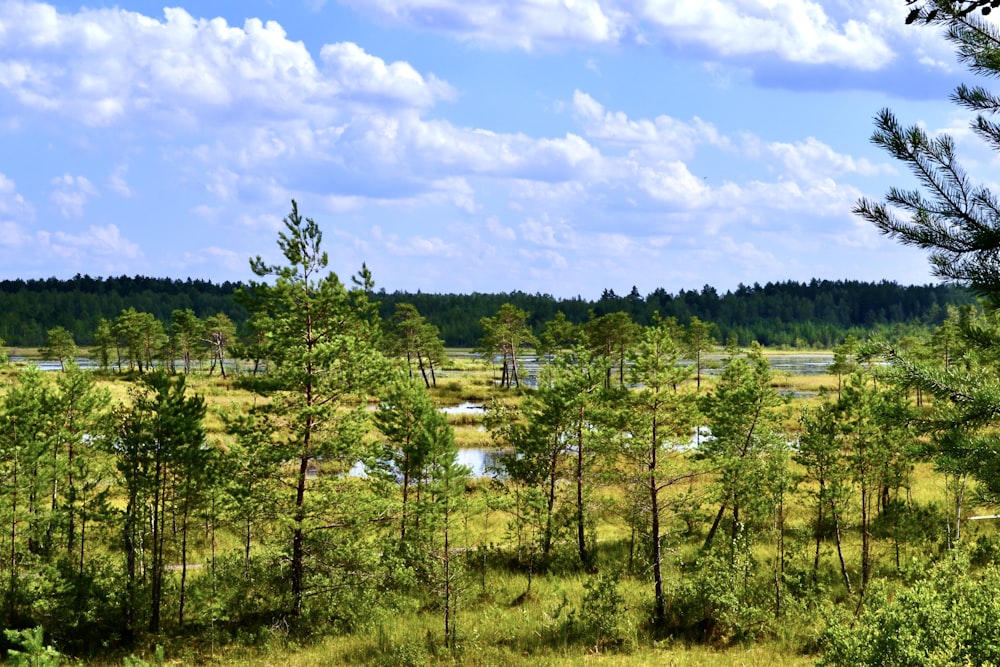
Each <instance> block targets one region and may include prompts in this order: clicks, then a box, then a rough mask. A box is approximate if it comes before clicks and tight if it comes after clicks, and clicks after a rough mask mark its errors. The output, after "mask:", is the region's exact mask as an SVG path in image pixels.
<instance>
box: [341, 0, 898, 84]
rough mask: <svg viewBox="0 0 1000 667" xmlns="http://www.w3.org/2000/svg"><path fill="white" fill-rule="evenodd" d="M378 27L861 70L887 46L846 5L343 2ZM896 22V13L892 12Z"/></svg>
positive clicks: (487, 40) (766, 1) (729, 0)
mask: <svg viewBox="0 0 1000 667" xmlns="http://www.w3.org/2000/svg"><path fill="white" fill-rule="evenodd" d="M341 1H342V2H343V3H344V4H348V5H350V6H352V7H354V8H355V9H356V10H357V11H359V12H363V13H366V14H369V15H374V16H377V17H378V18H380V19H382V20H384V21H391V22H396V23H402V24H406V25H410V26H414V27H418V28H423V29H426V30H433V31H436V32H442V33H446V34H450V35H453V36H454V37H456V38H457V39H460V40H463V41H474V42H476V43H480V44H485V45H488V46H495V47H500V48H521V49H524V50H529V51H530V50H532V49H534V48H537V47H539V46H553V45H573V46H588V45H596V44H617V43H620V42H623V41H634V42H636V43H646V42H649V41H657V40H659V41H667V42H671V43H676V44H682V45H693V46H696V47H698V48H699V49H701V50H703V51H707V52H709V53H714V54H716V55H718V56H723V57H738V56H746V55H758V54H766V55H770V56H774V57H777V58H779V59H782V60H785V61H788V62H793V63H807V64H832V65H837V66H842V67H850V68H855V69H862V70H872V69H877V68H879V67H881V66H884V65H885V64H886V63H887V62H889V60H891V58H892V57H893V52H892V49H891V48H890V46H889V45H887V44H886V42H885V41H884V40H883V39H882V38H881V37H880V35H881V34H882V33H880V32H879V31H878V30H877V29H875V28H873V26H872V25H871V22H877V21H878V19H880V18H881V14H877V13H876V14H874V15H872V12H871V10H870V9H869V10H868V11H867V12H866V11H865V6H864V5H863V4H862V3H853V4H852V5H851V9H852V10H853V12H854V14H853V15H852V16H848V17H845V18H843V19H841V20H838V19H836V18H834V17H832V16H830V15H829V14H828V13H827V11H826V10H825V9H824V6H823V4H821V3H819V2H815V1H812V2H810V1H803V0H702V1H700V2H682V1H680V0H652V1H651V0H575V1H573V2H569V1H563V0H341ZM896 17H897V20H898V9H897V13H896Z"/></svg>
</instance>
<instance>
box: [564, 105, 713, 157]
mask: <svg viewBox="0 0 1000 667" xmlns="http://www.w3.org/2000/svg"><path fill="white" fill-rule="evenodd" d="M573 110H574V113H575V115H576V117H577V118H578V119H579V120H580V121H581V122H582V123H583V125H584V128H585V132H586V135H587V136H588V137H589V138H591V139H594V140H602V141H608V142H611V143H614V144H618V145H623V146H630V147H636V148H639V149H641V150H643V151H645V152H648V153H653V154H655V155H657V156H658V157H659V158H661V159H665V160H677V159H687V158H690V157H691V156H692V155H693V154H694V151H695V149H696V148H697V147H698V146H700V145H702V144H710V145H714V146H717V147H720V148H727V147H728V146H729V140H728V138H726V137H724V136H722V135H720V134H719V131H718V130H717V129H716V128H715V126H713V125H712V124H711V123H706V122H705V121H703V120H701V119H700V118H698V117H695V118H694V119H693V120H692V121H691V123H684V122H682V121H679V120H676V119H674V118H671V117H670V116H666V115H662V116H657V117H656V118H655V119H653V120H647V119H639V120H631V119H629V117H628V116H627V115H626V114H625V113H623V112H621V111H606V110H605V109H604V106H603V105H601V104H600V103H599V102H597V101H596V100H595V99H594V98H592V97H591V96H590V95H587V94H586V93H582V92H580V91H579V90H577V91H575V92H574V93H573Z"/></svg>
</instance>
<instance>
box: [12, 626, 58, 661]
mask: <svg viewBox="0 0 1000 667" xmlns="http://www.w3.org/2000/svg"><path fill="white" fill-rule="evenodd" d="M3 633H4V636H5V637H6V638H7V641H9V642H11V643H13V644H20V645H21V650H17V649H9V650H8V651H7V664H9V665H11V666H12V667H59V665H61V664H62V662H63V656H62V654H60V653H59V651H57V650H55V649H54V648H52V647H51V646H47V645H46V644H45V642H44V640H43V638H42V635H43V630H42V627H41V626H38V627H37V628H31V629H28V630H4V631H3Z"/></svg>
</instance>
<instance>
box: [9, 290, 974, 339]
mask: <svg viewBox="0 0 1000 667" xmlns="http://www.w3.org/2000/svg"><path fill="white" fill-rule="evenodd" d="M242 287H243V285H242V284H240V283H233V282H223V283H218V284H217V283H212V282H210V281H205V280H192V279H190V278H189V279H187V280H175V279H170V278H149V277H143V276H135V277H129V276H119V277H108V278H93V277H90V276H80V275H77V276H75V277H73V278H71V279H69V280H59V279H56V278H48V279H45V280H4V281H0V339H3V340H4V341H6V343H7V344H8V345H13V346H25V347H37V346H41V345H44V344H45V342H46V341H45V336H46V332H47V331H48V330H49V329H51V328H52V327H56V326H61V327H64V328H65V329H67V330H68V331H70V332H71V333H72V334H73V338H74V340H75V341H76V342H77V343H79V344H82V345H90V344H92V343H93V341H94V332H95V331H96V328H97V324H98V322H99V321H100V320H101V318H104V319H108V320H111V319H114V318H115V317H117V316H118V315H119V314H120V313H121V312H122V311H123V310H125V309H128V308H134V309H135V310H137V311H138V312H144V313H150V314H152V315H153V316H154V317H156V319H158V320H161V321H169V320H170V317H171V314H172V313H173V312H174V311H175V310H185V309H190V310H192V311H193V312H194V313H195V314H196V315H197V316H198V317H202V318H204V317H209V316H211V315H216V314H218V313H225V314H226V315H227V316H228V317H229V318H230V319H231V320H232V321H233V322H234V323H236V325H237V328H238V329H239V330H240V331H244V330H245V328H246V320H247V311H246V309H245V308H243V306H241V305H240V303H239V301H238V299H237V298H236V294H237V292H238V291H239V290H240V289H241V288H242ZM371 296H372V298H373V300H375V301H378V302H379V304H380V311H381V312H380V314H381V316H382V317H383V319H389V318H390V317H391V316H392V313H394V312H395V309H396V305H397V304H399V303H410V304H413V305H414V306H416V308H417V310H419V311H420V313H421V314H422V315H423V316H424V317H425V318H427V320H428V321H429V322H431V323H432V324H434V325H436V326H437V327H438V329H440V331H441V337H442V338H443V339H444V342H445V344H446V345H447V346H449V347H472V346H474V345H476V343H477V342H478V341H479V339H480V337H481V336H482V331H481V330H480V320H481V319H482V318H483V317H487V316H490V315H492V314H494V313H496V311H497V309H498V308H499V307H500V306H501V305H503V304H504V303H510V304H513V305H514V306H516V307H518V308H520V309H522V310H525V311H527V312H528V313H530V317H531V319H530V321H529V324H530V326H532V327H533V328H534V329H535V331H536V332H540V330H541V327H542V325H543V324H544V323H545V322H548V321H549V320H551V319H552V318H553V317H555V315H556V313H557V312H562V313H563V314H564V315H565V316H566V319H567V320H569V321H570V322H573V323H574V324H580V323H582V322H585V321H587V320H589V319H591V313H593V316H596V317H599V316H601V315H605V314H607V313H612V312H619V311H625V312H628V313H629V314H630V315H631V316H632V319H633V320H634V321H635V322H637V323H639V324H642V325H648V324H650V323H651V322H652V319H653V314H654V313H656V312H659V314H660V315H661V316H664V317H674V318H676V319H677V320H678V321H679V322H681V323H682V324H686V323H688V322H689V321H690V319H691V317H697V318H699V319H700V320H702V321H706V322H712V323H714V324H715V326H716V335H717V338H718V339H719V340H720V341H726V340H729V339H731V338H735V339H736V340H737V341H738V342H739V343H740V344H741V345H748V344H750V343H751V342H753V341H757V342H759V343H761V344H762V345H765V346H773V347H781V346H787V347H824V348H829V347H832V346H833V345H835V344H837V343H838V342H839V341H841V340H843V339H844V338H845V337H846V336H847V335H848V334H854V335H856V336H858V337H862V336H864V335H865V334H866V333H867V332H869V331H870V330H872V329H875V328H891V327H899V326H904V325H916V326H920V325H937V324H940V323H941V322H942V321H943V320H944V318H945V316H946V314H947V313H946V310H947V306H949V305H962V304H968V303H972V302H973V301H974V297H973V295H972V294H971V293H970V292H968V291H967V290H965V289H963V288H960V287H955V286H951V285H947V284H937V285H918V286H904V285H899V284H898V283H895V282H891V281H885V280H884V281H881V282H877V283H869V282H862V281H857V280H836V281H832V280H817V279H813V280H811V281H809V282H808V283H800V282H796V281H785V282H777V283H770V282H769V283H766V284H765V285H763V286H761V285H759V284H757V283H755V284H754V285H752V286H746V285H742V284H741V285H739V286H738V287H737V288H736V289H735V290H731V291H727V292H725V293H720V292H718V291H717V290H716V289H715V288H713V287H711V286H708V285H706V286H705V287H703V288H702V289H701V291H697V290H683V289H682V290H680V291H678V292H677V293H671V292H668V291H667V290H666V289H663V288H658V289H656V290H654V291H653V292H651V293H650V294H648V295H646V296H642V295H641V294H640V293H639V291H638V290H637V289H636V288H634V287H633V288H632V290H631V291H630V292H629V293H628V294H627V295H624V296H620V295H618V294H616V293H615V292H614V290H612V289H606V290H604V293H603V294H601V296H600V298H597V299H595V300H589V299H585V298H583V297H582V296H577V297H575V298H570V299H563V298H556V297H554V296H551V295H549V294H527V293H525V292H518V291H515V292H510V293H495V294H481V293H473V294H427V293H422V292H416V293H410V292H402V291H395V292H391V293H390V292H386V291H385V290H380V291H378V292H377V293H374V294H372V295H371Z"/></svg>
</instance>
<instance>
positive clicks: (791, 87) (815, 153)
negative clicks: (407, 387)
mask: <svg viewBox="0 0 1000 667" xmlns="http://www.w3.org/2000/svg"><path fill="white" fill-rule="evenodd" d="M906 12H907V8H906V5H905V3H904V1H903V0H698V1H697V2H692V1H689V0H325V1H324V0H281V2H278V1H277V0H274V1H262V0H240V1H239V2H237V1H235V0H229V1H224V0H201V1H199V2H197V3H190V2H189V3H188V4H187V5H186V6H174V7H167V8H164V7H163V5H162V4H161V3H154V2H145V1H141V2H127V1H126V2H120V3H117V4H112V3H110V2H104V1H103V0H92V1H91V2H88V4H87V5H85V6H84V5H80V4H76V3H55V4H44V3H37V2H27V1H24V0H0V278H16V277H21V278H44V277H48V276H56V277H70V276H72V275H74V274H76V273H87V274H90V275H92V276H107V275H121V274H129V275H132V274H143V275H150V276H157V277H171V278H185V277H189V276H190V277H198V278H207V279H211V280H215V281H221V280H227V279H228V280H245V279H248V278H250V277H251V276H252V274H251V273H250V271H249V263H248V258H249V257H251V256H254V255H257V254H261V255H263V256H264V257H265V258H266V259H268V260H270V261H276V260H277V259H278V256H277V246H276V243H275V241H276V238H277V231H278V230H279V229H280V227H281V219H282V218H283V217H284V216H285V215H287V214H288V212H289V211H290V207H291V204H290V202H291V200H292V199H295V200H297V201H298V204H299V210H300V211H301V212H302V213H303V214H304V215H306V216H309V217H312V218H314V219H315V220H316V221H317V222H318V223H319V224H320V226H321V228H322V229H323V231H324V244H325V245H326V248H327V250H328V251H329V252H330V256H331V265H332V268H333V269H334V270H335V271H337V272H338V273H339V274H340V275H341V276H342V277H345V278H346V276H348V275H350V274H352V273H354V272H355V271H356V270H357V269H358V268H359V267H360V266H361V263H362V262H366V263H367V265H368V266H369V268H370V269H371V270H372V272H373V273H374V277H375V280H376V284H377V286H378V287H384V288H385V289H387V290H388V291H394V290H397V289H398V290H405V291H416V290H417V289H419V290H422V291H425V292H463V293H465V292H471V291H481V292H501V291H503V292H506V291H511V290H523V291H527V292H532V293H534V292H543V293H550V294H553V295H556V296H576V295H582V296H584V297H585V298H596V297H598V296H599V295H600V293H601V290H603V289H604V288H611V289H614V290H615V291H616V292H618V293H619V294H621V293H627V292H628V291H629V290H630V289H631V287H632V286H633V285H635V286H637V287H638V289H639V291H640V292H641V293H642V294H647V293H649V292H651V291H652V290H654V289H655V288H657V287H663V288H665V289H667V290H668V291H670V292H676V291H677V290H679V289H681V288H685V289H691V288H695V289H698V288H701V287H702V286H703V285H705V284H711V285H713V286H716V287H717V288H719V289H720V290H721V291H725V290H728V289H732V288H735V287H736V285H737V284H738V283H741V282H742V283H746V284H752V283H754V282H759V283H761V284H763V283H765V282H767V281H780V280H789V279H794V280H808V279H810V278H813V277H817V278H829V279H847V278H852V279H862V280H881V279H883V278H886V279H890V280H896V281H899V282H901V283H904V284H911V283H921V284H922V283H926V282H931V277H930V274H929V272H928V268H927V262H926V259H925V256H924V255H923V254H922V253H921V252H919V251H916V250H913V249H904V248H901V247H900V246H898V245H897V244H895V243H893V242H891V241H888V240H886V239H884V238H882V237H880V236H879V235H878V234H877V233H876V232H875V231H874V230H873V229H872V228H870V227H869V226H868V225H867V224H866V223H864V222H862V221H861V220H859V219H856V218H854V217H853V216H852V215H851V213H850V209H851V207H852V205H853V203H854V202H855V201H856V200H857V199H858V198H859V197H861V196H871V197H876V198H877V197H881V195H882V194H883V193H884V192H885V190H886V189H887V188H888V187H889V186H890V185H894V184H895V185H903V186H910V185H912V180H911V179H910V177H909V174H908V173H907V172H906V171H905V169H904V168H902V167H901V166H900V165H897V164H895V163H893V162H892V161H891V160H890V159H889V158H888V157H887V156H885V155H883V154H882V153H881V152H879V151H877V150H876V149H874V148H873V147H871V146H870V145H869V142H868V138H869V136H870V135H871V132H872V118H873V116H874V115H875V113H877V112H878V110H879V109H880V108H882V107H887V106H888V107H891V108H892V109H894V110H895V111H896V112H897V114H898V116H899V117H900V119H901V120H902V121H903V122H905V123H907V124H911V123H921V124H922V125H924V126H925V127H926V128H927V129H928V130H930V131H933V132H936V131H949V132H952V133H953V134H954V136H955V137H956V139H957V141H958V146H959V150H960V154H961V156H962V157H963V159H964V161H965V162H966V166H967V167H968V168H969V170H970V171H971V172H972V174H973V175H974V176H976V177H978V178H980V179H985V180H987V181H988V179H989V178H990V177H991V174H992V173H995V167H996V161H995V160H994V158H993V156H992V155H991V154H990V153H989V152H988V151H987V150H986V149H985V148H983V147H982V146H980V145H978V143H977V141H976V140H975V139H974V137H972V136H970V133H969V132H968V130H967V123H968V118H967V116H966V115H965V114H964V112H961V111H959V110H958V109H956V108H955V107H954V106H952V105H951V104H949V102H948V101H947V97H948V95H949V93H950V92H951V90H952V89H953V88H954V86H955V85H956V84H957V83H959V82H961V81H963V80H964V81H969V80H971V78H972V77H971V75H969V74H967V73H966V72H965V71H964V70H963V69H962V68H961V67H960V66H959V65H957V64H956V62H955V59H954V57H953V52H952V49H951V47H950V46H949V45H948V44H947V43H946V42H944V40H943V39H942V38H941V37H940V35H938V34H937V33H936V31H935V30H934V29H933V28H926V27H914V26H905V25H904V23H903V19H904V17H905V15H906Z"/></svg>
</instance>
